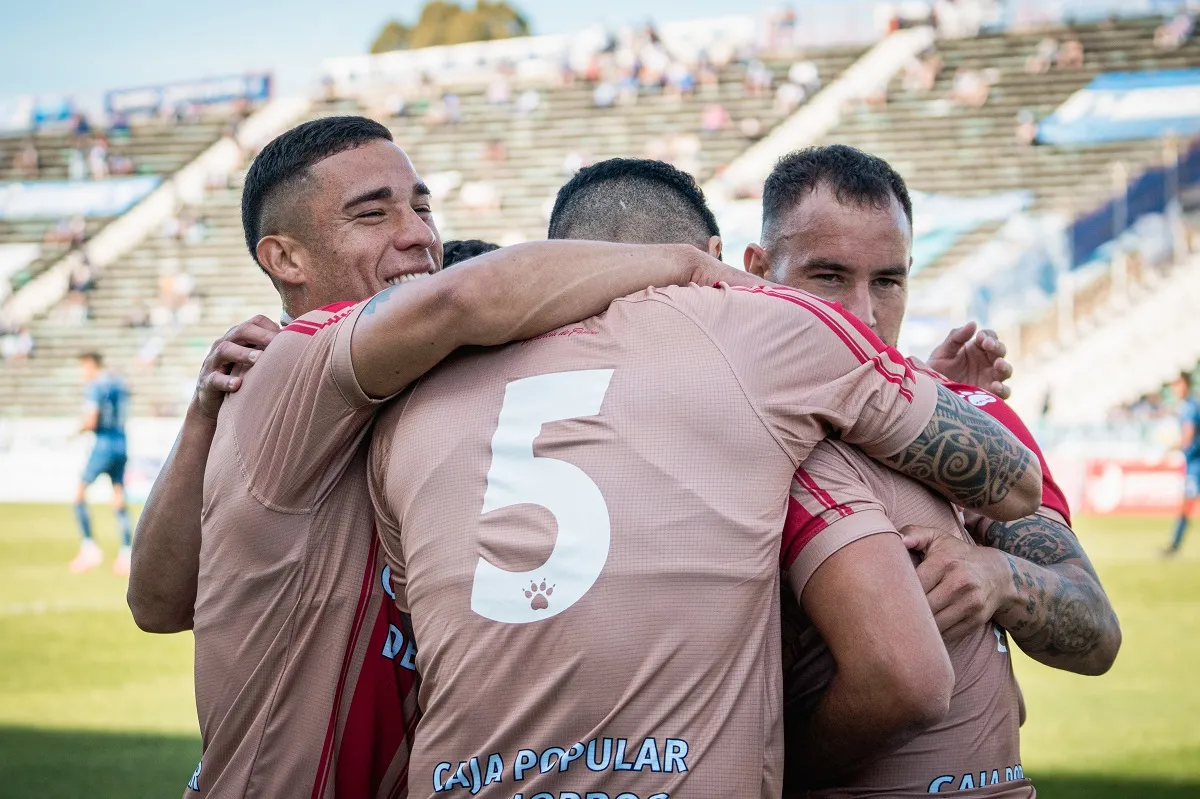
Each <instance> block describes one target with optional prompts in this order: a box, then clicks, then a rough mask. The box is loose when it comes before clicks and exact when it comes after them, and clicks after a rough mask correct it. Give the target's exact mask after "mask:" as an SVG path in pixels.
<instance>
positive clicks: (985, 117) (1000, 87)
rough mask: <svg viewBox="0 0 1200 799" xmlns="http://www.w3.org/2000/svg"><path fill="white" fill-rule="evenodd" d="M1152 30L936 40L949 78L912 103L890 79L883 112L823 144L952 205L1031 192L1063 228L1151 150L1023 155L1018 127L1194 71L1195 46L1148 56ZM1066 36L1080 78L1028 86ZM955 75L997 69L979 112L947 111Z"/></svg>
mask: <svg viewBox="0 0 1200 799" xmlns="http://www.w3.org/2000/svg"><path fill="white" fill-rule="evenodd" d="M1160 23H1161V19H1159V18H1148V19H1131V20H1115V21H1106V22H1101V23H1096V24H1089V25H1080V26H1075V27H1072V28H1058V29H1051V30H1039V31H1036V32H1029V33H1018V34H990V35H984V36H980V37H978V38H973V39H959V40H940V41H939V42H938V43H937V52H938V53H939V54H940V55H941V57H942V58H943V60H944V67H943V69H942V71H941V73H940V74H939V77H938V80H937V82H936V84H935V85H934V87H933V89H932V90H931V91H930V92H928V93H924V94H919V95H918V94H909V93H907V92H905V91H904V89H903V88H902V85H901V80H902V79H901V77H899V76H898V77H897V78H896V79H895V80H894V81H893V82H892V84H891V85H890V86H889V92H888V103H887V106H886V108H884V109H882V110H863V111H861V112H859V113H857V114H855V115H853V116H849V117H847V118H846V119H845V120H844V121H843V122H842V123H841V124H839V125H838V126H836V127H835V128H834V129H833V130H832V131H830V133H829V134H828V135H827V136H826V137H825V139H824V140H823V141H822V142H821V143H822V144H829V143H834V142H840V143H844V144H851V145H854V146H856V147H859V148H861V149H863V150H866V151H868V152H871V153H874V154H876V155H879V156H881V157H883V158H885V159H887V160H888V161H889V162H890V163H891V164H892V166H894V167H895V168H896V169H897V170H898V171H899V172H900V173H901V174H902V175H903V176H904V178H905V180H906V181H907V182H908V185H909V187H910V188H913V189H918V190H921V191H927V192H940V193H945V194H952V195H964V196H978V195H988V194H994V193H997V192H1005V191H1012V190H1030V191H1032V192H1034V198H1035V199H1034V205H1033V207H1032V210H1033V211H1035V212H1042V211H1046V212H1059V213H1063V214H1066V215H1068V216H1075V215H1078V214H1079V213H1083V212H1086V211H1090V210H1092V209H1094V208H1096V207H1098V206H1099V205H1101V204H1102V203H1103V202H1104V201H1105V200H1106V199H1107V198H1108V197H1109V196H1110V195H1111V193H1112V186H1113V177H1112V170H1111V164H1112V163H1113V162H1114V161H1123V162H1125V163H1126V164H1127V165H1128V169H1129V174H1130V175H1131V176H1132V175H1136V174H1138V172H1139V171H1141V170H1142V169H1144V168H1145V167H1147V166H1149V165H1151V164H1155V163H1159V159H1160V158H1161V154H1162V144H1161V143H1160V142H1157V141H1133V142H1110V143H1103V144H1089V145H1072V146H1051V145H1035V146H1025V145H1023V144H1021V143H1019V142H1018V141H1017V139H1016V128H1017V115H1018V114H1019V113H1020V112H1021V111H1022V110H1023V109H1028V110H1029V111H1031V112H1033V113H1034V114H1035V115H1036V117H1037V118H1038V119H1042V118H1044V117H1046V116H1048V115H1049V114H1051V113H1052V112H1053V111H1054V110H1055V109H1056V108H1057V107H1058V106H1059V105H1061V104H1062V103H1063V102H1064V101H1066V100H1067V98H1068V97H1070V96H1071V95H1072V94H1073V93H1074V92H1076V91H1078V90H1079V89H1082V88H1083V87H1084V86H1086V85H1087V84H1088V83H1089V82H1090V81H1091V80H1092V78H1094V77H1095V76H1096V75H1098V74H1100V73H1101V72H1112V71H1138V70H1148V69H1173V68H1181V67H1197V66H1200V40H1196V39H1193V40H1192V41H1191V42H1189V43H1188V44H1187V45H1185V46H1184V47H1182V48H1180V49H1179V50H1173V51H1163V50H1159V49H1157V48H1155V47H1154V43H1153V37H1154V29H1155V27H1156V26H1157V25H1158V24H1160ZM1071 35H1074V36H1076V37H1077V38H1078V39H1079V41H1080V42H1081V43H1082V44H1083V47H1084V54H1085V55H1084V66H1083V68H1082V69H1063V68H1057V67H1055V68H1051V69H1050V71H1049V72H1048V73H1046V74H1029V73H1027V72H1026V70H1025V63H1026V59H1027V58H1028V57H1029V56H1030V55H1031V54H1033V53H1034V51H1035V50H1036V48H1037V46H1038V43H1039V42H1040V41H1041V40H1042V39H1043V38H1045V37H1047V36H1052V37H1055V38H1056V39H1057V40H1058V41H1059V42H1060V43H1061V42H1063V41H1065V40H1066V39H1067V38H1068V37H1070V36H1071ZM959 67H965V68H968V69H995V70H998V72H999V76H998V77H999V79H998V80H997V81H996V82H995V83H993V84H992V85H991V89H990V93H989V96H988V100H987V103H986V104H985V105H984V106H983V107H982V108H964V107H961V106H958V105H955V104H953V103H951V102H950V101H948V99H947V98H948V95H949V94H950V90H951V87H952V84H953V82H954V75H955V71H956V70H957V69H958V68H959ZM999 227H1000V223H993V224H985V225H983V226H981V227H979V228H978V229H976V230H974V231H972V232H970V233H967V234H965V235H964V236H962V237H961V238H960V239H959V240H958V241H957V242H956V243H955V244H954V246H953V247H951V248H950V249H949V250H948V251H947V252H945V253H944V254H942V255H941V256H940V257H939V258H938V259H936V260H935V261H934V262H933V263H931V264H930V265H929V266H928V267H927V268H926V269H924V270H922V271H921V272H919V273H918V274H917V275H914V278H913V282H914V288H919V287H920V286H921V285H922V284H927V282H932V281H935V280H936V279H937V277H938V276H939V274H940V273H942V272H943V271H944V270H945V269H946V268H947V267H949V266H952V265H953V264H955V263H957V262H959V261H960V260H962V259H963V258H965V257H967V256H969V255H970V253H971V252H972V251H973V250H974V249H976V248H977V247H979V246H980V245H981V244H983V243H984V242H986V241H987V240H989V239H990V238H991V237H992V236H993V235H994V234H995V233H996V231H997V230H998V229H999Z"/></svg>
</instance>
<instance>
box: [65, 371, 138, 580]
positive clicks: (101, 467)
mask: <svg viewBox="0 0 1200 799" xmlns="http://www.w3.org/2000/svg"><path fill="white" fill-rule="evenodd" d="M79 364H80V368H81V369H82V371H83V379H84V389H83V396H84V403H83V422H82V425H81V429H82V431H83V432H87V431H91V432H93V433H95V434H96V443H95V446H94V447H93V448H92V454H91V456H90V457H88V461H87V466H85V467H84V469H83V476H82V477H81V478H80V480H79V488H78V490H76V492H75V518H76V519H77V520H78V521H79V532H80V533H81V534H82V536H83V540H82V541H81V542H80V545H79V554H78V555H76V556H75V559H74V560H73V561H71V565H70V568H71V571H72V572H74V573H75V574H79V573H81V572H85V571H87V570H89V569H93V568H95V567H96V566H99V565H100V563H101V562H102V561H103V560H104V556H103V553H101V551H100V547H99V546H97V545H96V542H95V540H94V539H93V538H92V521H91V519H90V518H89V517H88V511H87V504H86V503H85V502H84V492H85V491H87V487H88V486H89V485H91V484H92V483H94V482H96V479H97V478H98V477H99V476H100V475H102V474H107V475H108V477H109V479H110V480H111V481H112V504H113V509H114V510H115V511H116V514H117V529H118V530H119V531H120V534H121V550H120V553H119V554H118V555H117V559H116V561H115V562H114V563H113V571H114V572H116V573H117V574H121V575H126V576H128V574H129V543H130V525H129V509H128V508H126V506H125V458H126V448H125V417H126V415H127V413H128V409H129V389H128V388H127V387H126V386H125V381H123V380H122V379H121V378H120V377H118V376H116V375H114V374H112V373H111V372H107V371H105V370H104V359H103V358H102V357H101V356H100V354H99V353H96V352H89V353H85V354H83V355H81V356H79Z"/></svg>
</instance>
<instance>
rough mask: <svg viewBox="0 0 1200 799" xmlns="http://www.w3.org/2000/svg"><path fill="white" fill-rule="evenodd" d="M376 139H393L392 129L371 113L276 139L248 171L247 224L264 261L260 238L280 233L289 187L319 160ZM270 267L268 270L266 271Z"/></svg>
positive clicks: (251, 244) (253, 249) (250, 242)
mask: <svg viewBox="0 0 1200 799" xmlns="http://www.w3.org/2000/svg"><path fill="white" fill-rule="evenodd" d="M376 139H386V140H387V141H391V140H392V132H391V131H389V130H388V129H387V128H386V127H384V126H383V125H381V124H379V123H378V122H376V121H375V120H373V119H367V118H366V117H352V116H345V117H325V118H323V119H314V120H312V121H311V122H305V123H304V124H303V125H297V126H296V127H294V128H292V129H291V130H289V131H287V132H286V133H283V134H280V135H279V136H277V137H276V138H275V139H273V140H272V141H271V143H270V144H268V145H267V146H266V147H264V148H263V149H262V152H260V153H259V154H258V157H257V158H255V159H254V163H253V164H251V165H250V170H249V171H248V172H247V173H246V183H245V185H244V186H243V187H242V229H243V231H244V232H245V234H246V248H247V249H249V250H250V256H251V257H252V258H253V259H254V262H255V263H257V264H258V265H259V266H262V264H261V263H259V262H258V252H257V251H258V242H259V239H261V238H262V237H263V236H265V235H270V234H271V233H273V232H275V230H274V226H275V225H277V224H279V217H280V216H281V211H282V209H281V208H280V207H279V205H280V204H281V202H282V199H283V198H284V197H285V196H294V192H286V191H284V189H286V188H289V187H291V188H295V184H297V183H298V182H299V181H300V180H302V179H303V178H304V176H305V174H306V173H307V172H308V168H309V167H311V166H312V165H313V164H315V163H317V162H318V161H323V160H325V159H326V158H328V157H329V156H331V155H336V154H338V153H340V152H343V151H345V150H352V149H354V148H355V147H358V146H359V145H362V144H366V143H367V142H370V141H375V140H376ZM264 271H265V270H264Z"/></svg>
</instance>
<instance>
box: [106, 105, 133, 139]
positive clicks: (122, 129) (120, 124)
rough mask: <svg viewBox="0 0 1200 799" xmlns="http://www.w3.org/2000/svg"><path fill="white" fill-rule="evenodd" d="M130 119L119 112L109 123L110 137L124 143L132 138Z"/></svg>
mask: <svg viewBox="0 0 1200 799" xmlns="http://www.w3.org/2000/svg"><path fill="white" fill-rule="evenodd" d="M130 134H131V131H130V129H129V117H128V116H126V115H125V114H122V113H120V112H117V113H115V114H113V115H112V119H111V120H110V121H109V123H108V137H109V138H110V139H112V140H114V141H123V140H125V139H128V138H129V137H130Z"/></svg>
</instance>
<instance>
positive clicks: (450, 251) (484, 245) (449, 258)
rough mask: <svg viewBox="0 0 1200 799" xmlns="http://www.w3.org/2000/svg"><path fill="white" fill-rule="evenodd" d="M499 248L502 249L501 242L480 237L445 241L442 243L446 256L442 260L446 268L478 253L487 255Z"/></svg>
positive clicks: (469, 258)
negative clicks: (482, 239)
mask: <svg viewBox="0 0 1200 799" xmlns="http://www.w3.org/2000/svg"><path fill="white" fill-rule="evenodd" d="M498 249H500V245H499V244H492V243H491V242H490V241H481V240H480V239H464V240H459V241H447V242H444V243H443V244H442V251H443V252H444V253H445V256H444V258H443V261H442V268H443V269H445V268H448V267H451V266H454V265H455V264H458V263H462V262H463V261H469V260H471V259H472V258H474V257H476V256H478V255H486V254H487V253H489V252H494V251H496V250H498Z"/></svg>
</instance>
